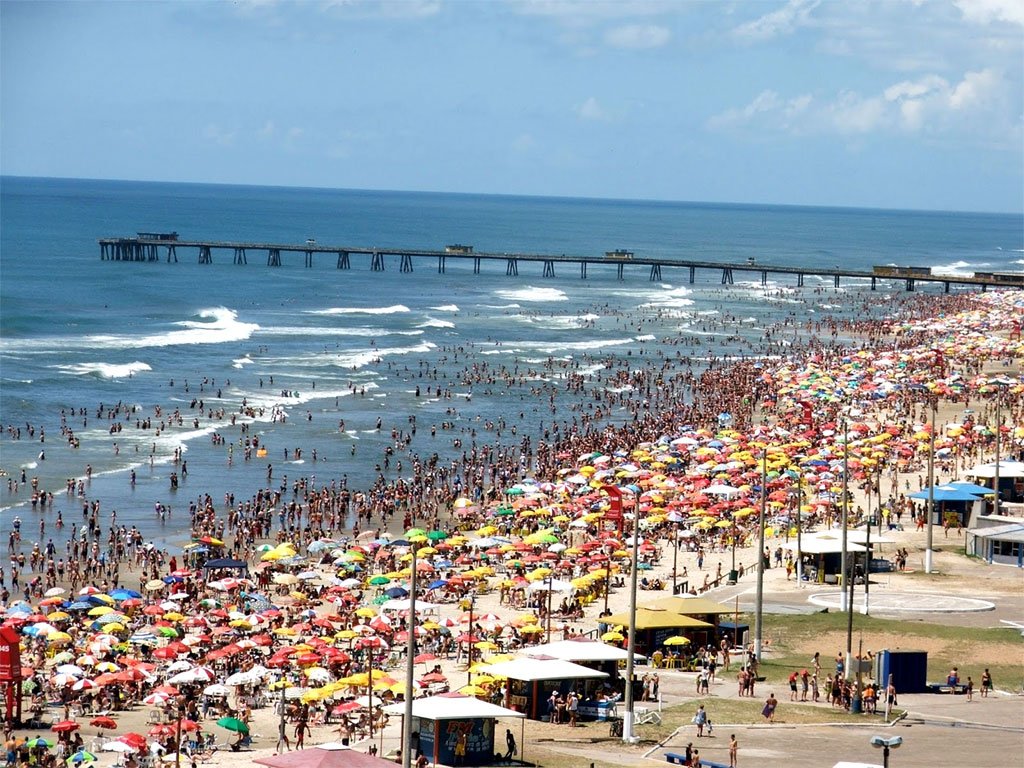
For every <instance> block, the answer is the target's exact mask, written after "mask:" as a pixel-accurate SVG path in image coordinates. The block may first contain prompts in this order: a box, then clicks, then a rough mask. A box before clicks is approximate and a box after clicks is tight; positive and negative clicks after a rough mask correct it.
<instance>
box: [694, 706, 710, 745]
mask: <svg viewBox="0 0 1024 768" xmlns="http://www.w3.org/2000/svg"><path fill="white" fill-rule="evenodd" d="M707 722H708V713H707V712H705V711H704V705H703V704H701V705H700V706H699V707H697V714H695V715H694V716H693V723H694V725H696V726H697V736H698V737H699V736H703V735H704V726H705V725H706V724H707Z"/></svg>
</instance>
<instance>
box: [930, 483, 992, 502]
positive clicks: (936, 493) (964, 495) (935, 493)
mask: <svg viewBox="0 0 1024 768" xmlns="http://www.w3.org/2000/svg"><path fill="white" fill-rule="evenodd" d="M989 492H990V493H991V490H990V491H989ZM910 498H912V499H918V500H923V501H928V499H929V498H933V499H934V500H935V502H936V503H945V502H948V501H961V502H975V501H977V500H978V495H977V494H976V493H970V492H968V491H964V490H961V489H959V488H956V487H955V486H952V485H936V486H935V487H934V488H924V489H923V490H920V491H918V492H917V493H912V494H910Z"/></svg>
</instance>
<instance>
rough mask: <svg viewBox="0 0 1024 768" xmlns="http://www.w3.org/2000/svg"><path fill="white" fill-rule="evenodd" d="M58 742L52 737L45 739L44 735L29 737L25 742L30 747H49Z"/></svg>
mask: <svg viewBox="0 0 1024 768" xmlns="http://www.w3.org/2000/svg"><path fill="white" fill-rule="evenodd" d="M56 743H57V742H55V741H53V740H52V739H44V738H43V737H42V736H36V737H35V738H34V739H29V740H28V741H26V742H25V744H26V745H27V746H28V747H29V748H30V749H35V748H36V747H46V748H47V749H49V748H50V747H52V746H53V745H54V744H56Z"/></svg>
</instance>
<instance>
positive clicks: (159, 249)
mask: <svg viewBox="0 0 1024 768" xmlns="http://www.w3.org/2000/svg"><path fill="white" fill-rule="evenodd" d="M98 242H99V245H100V259H101V260H103V261H118V262H135V263H138V262H160V261H163V260H165V261H166V262H167V263H177V262H178V255H179V251H192V252H194V253H196V254H197V262H198V263H199V264H213V263H214V254H215V253H217V254H218V255H220V254H224V256H225V257H226V256H230V257H231V260H232V263H233V264H236V265H246V264H248V263H249V255H250V254H260V255H263V254H265V256H266V265H267V266H268V267H283V266H284V264H285V261H286V259H288V258H289V257H292V256H295V257H296V260H297V257H298V256H300V255H301V257H302V263H303V266H304V267H306V268H312V267H313V266H314V262H316V261H320V262H328V263H330V262H333V263H334V266H335V268H336V269H341V270H347V269H352V268H353V264H354V263H355V262H357V261H360V262H362V263H363V264H365V265H366V267H367V268H368V269H369V270H370V271H371V272H385V271H387V269H388V264H389V263H391V264H392V265H394V266H396V267H397V269H398V271H399V272H400V273H412V272H413V265H414V261H421V260H427V261H429V262H430V263H431V266H432V267H433V266H434V265H435V264H436V269H437V271H438V273H439V274H444V273H445V270H446V268H447V266H448V261H449V259H451V260H456V261H461V262H471V263H472V268H473V274H480V273H481V270H482V268H483V265H484V264H485V263H486V264H488V265H490V264H491V263H494V262H496V263H497V268H498V269H500V268H501V267H504V269H505V274H506V275H507V276H508V277H518V276H519V267H520V265H533V264H536V265H537V267H538V271H539V272H540V276H541V277H544V278H556V277H559V276H567V275H569V274H573V273H578V274H579V277H580V279H582V280H586V279H587V273H588V269H591V268H597V269H600V270H609V271H610V270H614V274H615V276H616V278H617V279H619V280H625V279H626V274H627V272H631V273H640V274H645V275H646V276H647V279H648V280H651V281H660V280H662V279H663V271H673V270H684V272H685V274H686V279H687V280H688V282H689V283H690V284H693V283H696V282H697V274H698V272H711V273H712V274H713V275H715V276H716V277H718V278H720V281H721V284H722V285H733V284H734V283H735V281H736V277H737V275H742V276H745V277H747V276H753V280H755V281H759V282H760V284H761V285H764V286H767V285H768V282H769V279H772V278H776V277H785V278H787V279H791V280H793V281H794V282H795V284H796V286H797V287H803V286H804V281H805V279H806V278H807V277H808V276H811V277H815V278H818V279H819V280H824V281H826V282H828V281H831V283H832V285H833V287H835V288H838V287H839V285H840V281H841V280H842V279H844V278H845V279H854V280H866V281H870V283H871V290H876V289H877V288H878V285H879V283H882V284H883V285H891V284H893V283H894V282H895V283H896V284H902V285H903V287H904V288H905V289H906V290H907V291H913V290H914V289H915V287H916V285H917V284H918V283H940V284H941V285H942V286H943V289H944V291H945V292H946V293H949V291H950V288H951V287H952V286H954V285H957V286H976V287H978V288H980V289H981V290H982V291H984V290H986V289H987V288H989V287H994V288H1018V289H1024V272H1021V273H1012V272H984V273H977V274H974V275H963V276H961V275H949V274H932V273H931V270H930V269H928V268H926V267H925V268H921V267H875V268H874V269H873V270H856V269H843V268H841V267H836V268H832V269H829V268H823V267H813V268H811V267H791V266H781V265H774V264H767V263H765V264H761V263H755V262H754V261H753V260H747V261H745V262H739V263H729V262H721V261H693V260H689V259H653V258H645V257H643V256H639V257H638V256H636V255H635V254H633V253H632V252H630V251H624V250H615V251H608V252H606V253H604V254H595V255H592V256H569V255H566V254H561V255H554V254H537V253H484V252H477V251H474V249H473V247H472V246H468V245H450V246H446V247H445V248H443V249H427V248H425V249H415V248H380V247H376V246H373V247H366V246H350V245H326V244H320V243H317V242H316V241H315V240H307V241H306V242H305V243H297V244H296V243H257V242H235V241H215V240H181V239H179V238H178V234H177V233H176V232H171V233H159V232H140V233H138V235H137V236H136V237H105V238H100V239H99V241H98ZM183 255H184V254H183ZM747 279H750V278H749V277H747Z"/></svg>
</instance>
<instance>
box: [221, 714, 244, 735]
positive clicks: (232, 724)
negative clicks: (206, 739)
mask: <svg viewBox="0 0 1024 768" xmlns="http://www.w3.org/2000/svg"><path fill="white" fill-rule="evenodd" d="M217 725H219V726H220V727H221V728H226V729H228V730H229V731H234V732H235V733H241V734H248V733H249V726H248V725H246V724H245V723H243V722H242V721H241V720H239V719H238V718H237V717H222V718H221V719H220V720H218V721H217Z"/></svg>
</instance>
